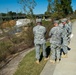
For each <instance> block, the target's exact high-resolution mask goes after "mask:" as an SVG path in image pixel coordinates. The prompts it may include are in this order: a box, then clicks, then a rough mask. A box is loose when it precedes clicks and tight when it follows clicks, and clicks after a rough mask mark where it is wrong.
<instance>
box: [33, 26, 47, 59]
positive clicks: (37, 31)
mask: <svg viewBox="0 0 76 75" xmlns="http://www.w3.org/2000/svg"><path fill="white" fill-rule="evenodd" d="M33 33H34V44H35V47H36V59H37V60H39V59H40V47H41V46H42V48H43V56H44V57H46V51H45V50H46V40H45V33H46V28H45V27H44V26H41V25H37V26H35V27H34V28H33Z"/></svg>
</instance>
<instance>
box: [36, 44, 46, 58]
mask: <svg viewBox="0 0 76 75" xmlns="http://www.w3.org/2000/svg"><path fill="white" fill-rule="evenodd" d="M41 47H42V51H43V56H44V57H46V43H43V44H35V49H36V59H37V60H39V59H40V52H41V51H40V48H41Z"/></svg>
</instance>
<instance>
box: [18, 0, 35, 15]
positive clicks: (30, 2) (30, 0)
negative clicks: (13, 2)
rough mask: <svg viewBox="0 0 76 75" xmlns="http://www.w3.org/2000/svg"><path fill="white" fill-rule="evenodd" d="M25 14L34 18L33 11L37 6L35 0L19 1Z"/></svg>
mask: <svg viewBox="0 0 76 75" xmlns="http://www.w3.org/2000/svg"><path fill="white" fill-rule="evenodd" d="M19 3H20V4H21V5H22V8H23V11H24V12H25V14H27V15H28V14H29V15H31V16H33V9H34V8H35V6H36V2H35V0H19Z"/></svg>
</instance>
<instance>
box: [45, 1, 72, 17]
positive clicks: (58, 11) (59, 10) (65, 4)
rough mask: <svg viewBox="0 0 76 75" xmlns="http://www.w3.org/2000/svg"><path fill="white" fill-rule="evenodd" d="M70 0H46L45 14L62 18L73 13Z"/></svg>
mask: <svg viewBox="0 0 76 75" xmlns="http://www.w3.org/2000/svg"><path fill="white" fill-rule="evenodd" d="M71 3H72V0H48V7H47V11H46V12H45V15H50V17H52V18H62V17H66V16H68V15H69V14H73V9H72V6H71Z"/></svg>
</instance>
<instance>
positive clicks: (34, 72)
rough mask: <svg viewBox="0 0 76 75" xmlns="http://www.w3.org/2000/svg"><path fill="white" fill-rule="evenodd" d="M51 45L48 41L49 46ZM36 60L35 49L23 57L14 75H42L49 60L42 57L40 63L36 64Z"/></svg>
mask: <svg viewBox="0 0 76 75" xmlns="http://www.w3.org/2000/svg"><path fill="white" fill-rule="evenodd" d="M49 45H50V44H49V43H47V46H49ZM35 61H36V59H35V50H33V51H31V52H30V53H28V54H27V55H26V56H25V57H24V58H23V60H22V61H21V62H20V64H19V66H18V69H17V71H16V72H15V74H14V75H40V73H41V71H42V70H43V68H44V66H45V64H46V62H47V61H44V59H42V60H41V62H40V64H36V63H35Z"/></svg>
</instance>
